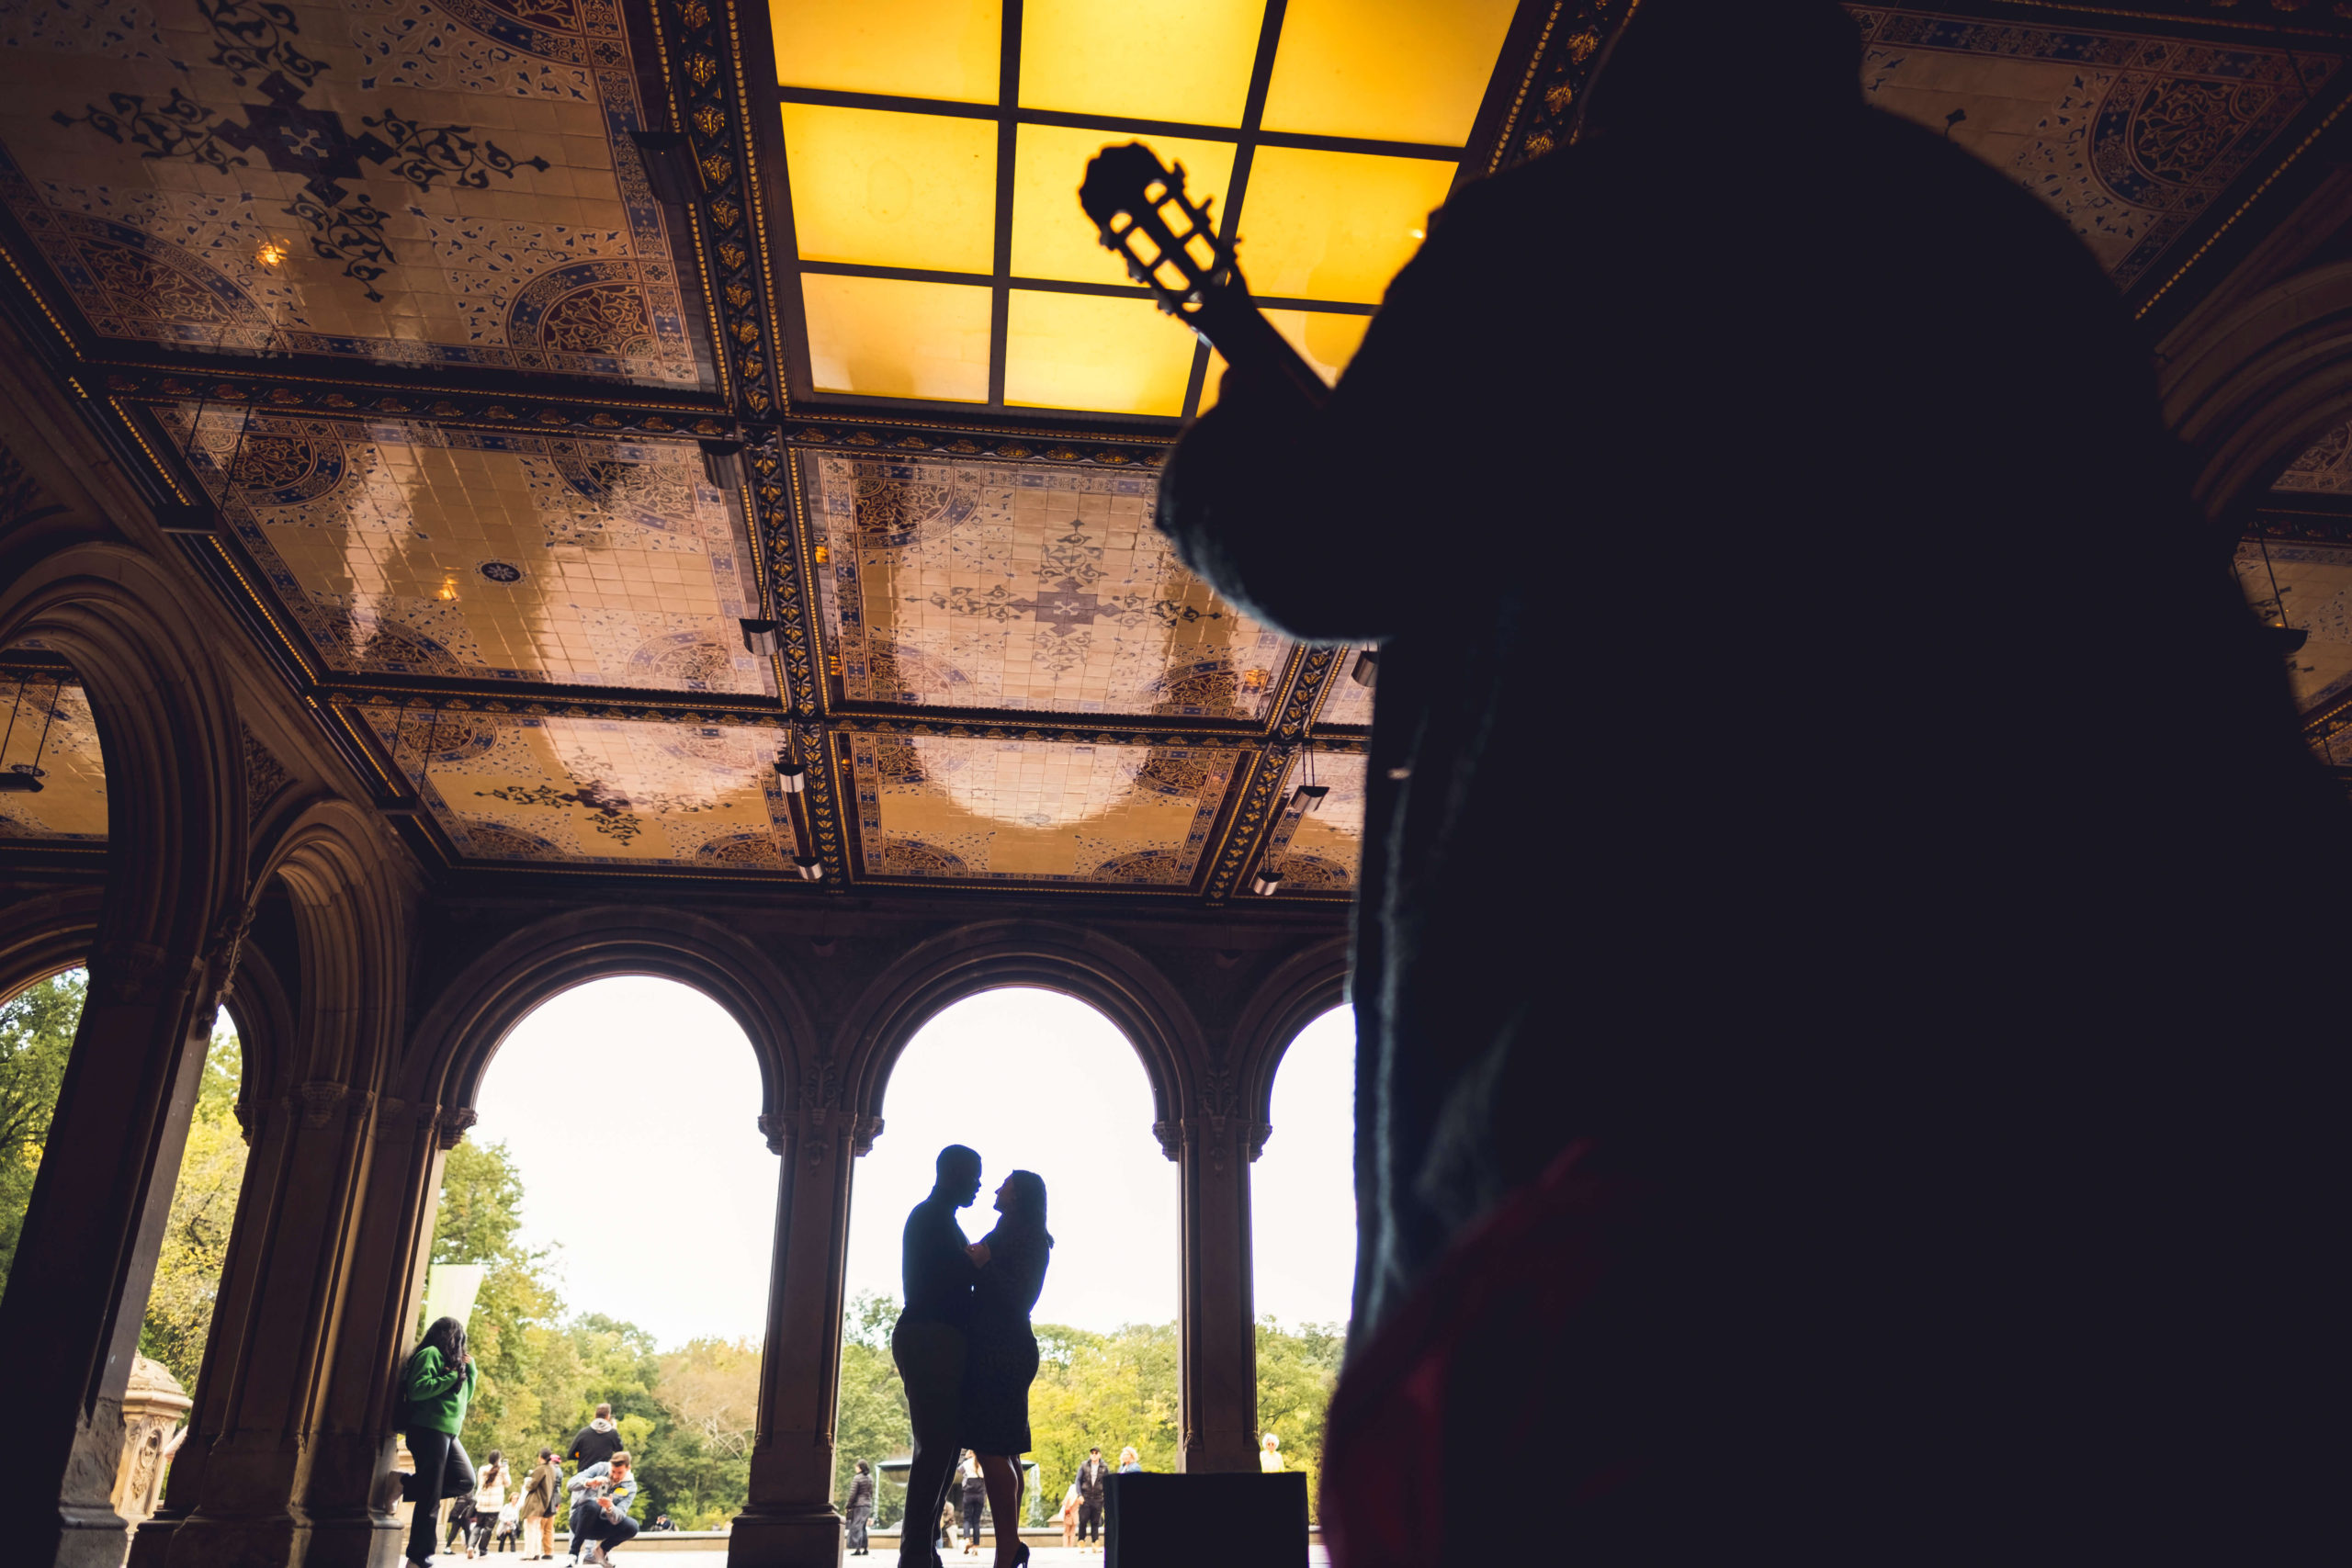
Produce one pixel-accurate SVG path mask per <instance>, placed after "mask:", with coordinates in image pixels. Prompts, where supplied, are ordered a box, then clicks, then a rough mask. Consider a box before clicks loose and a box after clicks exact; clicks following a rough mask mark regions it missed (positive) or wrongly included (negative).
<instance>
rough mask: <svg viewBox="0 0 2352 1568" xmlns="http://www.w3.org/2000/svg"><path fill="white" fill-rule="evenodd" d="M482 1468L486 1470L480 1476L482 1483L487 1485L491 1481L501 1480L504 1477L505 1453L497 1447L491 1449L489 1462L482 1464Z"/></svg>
mask: <svg viewBox="0 0 2352 1568" xmlns="http://www.w3.org/2000/svg"><path fill="white" fill-rule="evenodd" d="M482 1470H483V1471H484V1472H486V1473H485V1474H484V1475H483V1477H482V1484H483V1485H484V1486H487V1485H489V1484H490V1483H492V1482H493V1481H502V1480H503V1479H505V1476H506V1455H505V1454H504V1453H503V1452H502V1451H501V1450H497V1449H492V1450H490V1462H489V1463H487V1464H485V1465H483V1466H482Z"/></svg>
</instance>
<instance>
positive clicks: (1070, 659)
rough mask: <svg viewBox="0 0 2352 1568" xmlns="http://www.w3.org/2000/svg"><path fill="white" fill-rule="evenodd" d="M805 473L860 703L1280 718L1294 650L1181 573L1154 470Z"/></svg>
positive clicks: (815, 469) (837, 626) (834, 465)
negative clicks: (1274, 705) (1272, 709)
mask: <svg viewBox="0 0 2352 1568" xmlns="http://www.w3.org/2000/svg"><path fill="white" fill-rule="evenodd" d="M804 462H805V463H806V465H807V467H806V469H805V474H806V477H807V479H808V482H809V490H810V492H811V511H812V513H813V514H814V519H815V523H816V526H817V529H818V537H819V541H820V545H821V547H822V549H823V555H822V556H821V557H820V559H822V560H824V561H825V563H826V564H825V565H824V566H823V567H822V568H821V569H820V579H821V583H822V592H823V599H824V605H825V610H826V614H827V616H828V619H829V621H830V626H829V628H828V629H829V630H830V631H831V634H832V637H833V643H834V646H835V647H836V648H837V649H839V650H840V653H841V660H842V675H841V681H842V695H843V697H844V698H846V699H847V700H848V701H851V702H878V703H913V704H919V705H925V706H948V707H965V708H1012V709H1032V710H1036V711H1039V712H1048V713H1103V714H1137V715H1143V714H1160V715H1171V716H1182V717H1188V718H1200V717H1211V718H1235V719H1260V718H1263V717H1264V716H1265V714H1266V709H1267V705H1268V704H1269V703H1270V702H1271V701H1272V696H1273V688H1274V686H1275V683H1276V682H1277V681H1278V679H1279V678H1280V675H1281V673H1282V669H1283V660H1284V658H1285V657H1286V656H1287V653H1288V650H1289V646H1290V645H1289V640H1288V639H1287V638H1285V637H1283V636H1282V635H1281V634H1279V633H1277V632H1274V631H1272V630H1270V629H1269V628H1267V627H1264V626H1260V625H1259V624H1258V623H1257V622H1255V621H1253V620H1251V619H1250V617H1249V616H1247V615H1243V614H1241V613H1240V612H1239V611H1238V610H1236V609H1235V608H1233V606H1231V605H1230V604H1227V603H1226V602H1225V601H1224V600H1222V599H1220V598H1219V597H1218V596H1217V595H1216V592H1213V591H1212V590H1211V589H1210V588H1209V587H1208V585H1207V584H1206V583H1204V582H1202V581H1200V580H1199V579H1198V578H1196V577H1194V576H1193V574H1192V573H1190V572H1188V571H1186V570H1184V568H1183V567H1182V565H1181V564H1180V563H1179V562H1178V561H1177V559H1176V557H1175V554H1174V552H1173V551H1172V550H1170V548H1169V546H1168V541H1167V540H1166V539H1165V538H1164V537H1162V536H1160V534H1159V532H1158V531H1157V530H1156V529H1155V528H1154V527H1153V526H1152V515H1153V511H1154V508H1155V505H1156V503H1157V497H1158V490H1159V481H1158V478H1157V476H1155V475H1151V474H1140V473H1134V474H1131V473H1109V474H1096V473H1080V472H1073V471H1069V470H1061V469H1044V468H1023V467H1016V466H1012V465H1004V464H985V463H947V462H896V461H890V460H887V459H877V458H860V457H832V456H823V455H818V454H810V455H809V456H808V457H805V458H804Z"/></svg>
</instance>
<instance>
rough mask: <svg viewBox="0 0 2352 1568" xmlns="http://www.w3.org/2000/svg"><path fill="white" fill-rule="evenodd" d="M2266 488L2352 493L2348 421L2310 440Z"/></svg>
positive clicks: (2304, 492) (2289, 491)
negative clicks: (2302, 451)
mask: <svg viewBox="0 0 2352 1568" xmlns="http://www.w3.org/2000/svg"><path fill="white" fill-rule="evenodd" d="M2270 488H2271V489H2272V490H2274V491H2284V492H2286V493H2287V494H2289V495H2352V424H2339V425H2337V426H2336V427H2335V429H2334V430H2331V431H2329V432H2328V433H2327V434H2325V435H2323V436H2321V437H2320V438H2319V439H2318V440H2317V441H2315V442H2313V443H2312V446H2311V449H2310V450H2309V451H2307V452H2305V453H2304V454H2303V455H2302V456H2301V457H2298V458H2296V459H2295V460H2294V461H2293V462H2291V463H2290V464H2288V465H2287V471H2286V472H2285V473H2283V474H2280V475H2279V476H2278V483H2277V484H2275V485H2273V486H2271V487H2270Z"/></svg>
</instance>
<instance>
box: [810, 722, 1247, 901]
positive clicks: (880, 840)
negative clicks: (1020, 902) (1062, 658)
mask: <svg viewBox="0 0 2352 1568" xmlns="http://www.w3.org/2000/svg"><path fill="white" fill-rule="evenodd" d="M1240 756H1241V754H1240V752H1238V751H1237V750H1229V749H1226V748H1219V747H1205V746H1203V747H1169V746H1149V747H1146V746H1080V745H1070V744H1066V743H1061V742H1051V741H1018V740H971V739H956V738H944V737H934V736H906V737H899V736H889V735H860V736H858V737H856V738H855V743H854V746H853V748H852V750H851V761H852V765H853V767H854V773H855V778H856V784H857V812H858V829H859V832H858V841H859V845H860V848H861V852H862V861H861V870H862V871H863V873H864V874H865V875H867V876H889V877H925V878H937V879H942V880H947V881H1000V882H1001V881H1014V882H1080V883H1098V884H1111V885H1119V886H1167V887H1184V886H1190V885H1191V884H1192V882H1193V873H1194V872H1195V871H1196V870H1197V869H1198V868H1199V866H1200V863H1201V860H1202V857H1203V856H1204V854H1205V853H1206V852H1207V851H1208V845H1209V833H1210V829H1212V828H1213V827H1214V826H1215V825H1216V815H1217V807H1218V806H1219V805H1220V804H1221V803H1222V802H1223V801H1224V798H1225V792H1226V786H1227V784H1228V783H1230V781H1231V780H1232V777H1233V772H1234V768H1235V766H1236V764H1237V763H1238V761H1240Z"/></svg>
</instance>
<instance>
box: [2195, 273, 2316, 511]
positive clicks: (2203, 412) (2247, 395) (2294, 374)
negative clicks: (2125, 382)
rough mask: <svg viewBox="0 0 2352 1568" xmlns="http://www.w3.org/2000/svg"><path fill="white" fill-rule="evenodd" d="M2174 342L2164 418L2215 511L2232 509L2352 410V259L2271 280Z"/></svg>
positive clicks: (2201, 496)
mask: <svg viewBox="0 0 2352 1568" xmlns="http://www.w3.org/2000/svg"><path fill="white" fill-rule="evenodd" d="M2168 349H2169V352H2168V354H2167V355H2166V359H2165V367H2164V370H2163V375H2162V378H2161V391H2162V395H2163V399H2164V412H2165V423H2167V424H2169V425H2170V426H2171V427H2172V430H2173V432H2174V433H2175V434H2177V435H2178V436H2179V437H2180V439H2181V441H2182V442H2183V443H2184V444H2185V445H2186V446H2187V447H2188V453H2189V457H2190V461H2191V464H2192V482H2193V489H2194V491H2195V494H2196V496H2197V500H2198V502H2199V504H2200V505H2201V506H2203V508H2204V509H2205V512H2206V514H2207V515H2208V516H2211V517H2214V518H2227V517H2230V516H2232V515H2233V514H2234V513H2236V512H2238V511H2239V510H2241V509H2242V508H2244V507H2245V505H2247V504H2248V503H2250V502H2252V501H2253V500H2254V498H2255V497H2256V495H2258V494H2259V493H2260V492H2261V491H2263V490H2264V489H2266V488H2267V487H2268V485H2269V484H2270V483H2271V482H2272V481H2273V480H2274V479H2277V478H2278V473H2279V470H2280V469H2282V468H2285V466H2286V465H2287V464H2288V463H2290V462H2292V461H2293V460H2294V459H2295V457H2296V456H2297V455H2299V454H2300V453H2301V452H2302V451H2303V450H2304V449H2305V448H2306V447H2308V446H2311V444H2312V442H2314V441H2317V440H2318V439H2319V438H2320V437H2321V436H2322V435H2324V434H2326V433H2327V431H2328V430H2330V429H2331V428H2333V427H2334V426H2335V425H2338V424H2341V423H2344V422H2345V421H2346V420H2347V419H2352V262H2337V263H2334V264H2331V265H2326V266H2321V267H2315V268H2313V269H2312V270H2311V271H2309V272H2305V273H2301V274H2300V275H2298V276H2294V277H2291V278H2289V279H2288V280H2287V281H2285V282H2283V283H2279V284H2277V285H2274V286H2273V287H2271V288H2267V289H2264V290H2262V291H2261V292H2260V293H2258V294H2256V295H2254V296H2253V297H2252V298H2250V299H2247V300H2245V302H2244V303H2243V304H2240V305H2238V306H2237V307H2236V308H2234V309H2233V310H2227V311H2225V312H2222V314H2220V315H2219V316H2218V317H2217V318H2215V319H2214V320H2213V321H2211V322H2210V323H2206V324H2201V325H2200V326H2199V327H2198V328H2197V329H2196V330H2195V331H2194V332H2193V333H2192V334H2191V335H2189V336H2188V337H2187V338H2186V340H2185V341H2182V342H2179V343H2177V344H2172V345H2168Z"/></svg>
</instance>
